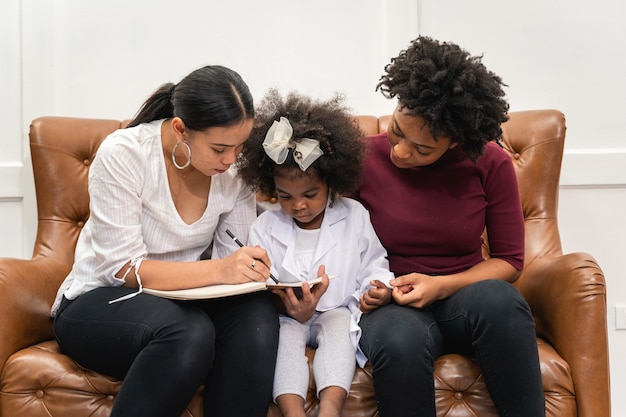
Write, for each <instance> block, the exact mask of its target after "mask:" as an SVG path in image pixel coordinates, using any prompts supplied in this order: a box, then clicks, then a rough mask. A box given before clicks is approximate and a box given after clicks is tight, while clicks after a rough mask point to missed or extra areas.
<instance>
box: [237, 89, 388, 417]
mask: <svg viewBox="0 0 626 417" xmlns="http://www.w3.org/2000/svg"><path fill="white" fill-rule="evenodd" d="M362 136H363V135H362V133H361V131H360V130H359V129H358V127H357V125H356V123H355V121H354V119H353V118H352V117H351V116H350V114H349V113H348V111H347V109H346V108H345V107H344V105H343V103H342V96H339V95H336V96H334V97H333V98H332V99H330V100H327V101H314V100H312V99H311V98H310V97H308V96H305V95H302V94H298V93H295V92H292V93H290V94H288V95H287V96H286V97H285V98H283V97H282V96H281V95H280V94H278V92H277V91H276V90H272V91H270V92H269V94H268V95H267V96H266V97H265V99H264V100H263V101H262V102H261V104H260V105H259V106H258V108H257V109H256V123H255V126H254V128H253V130H252V134H251V135H250V138H249V139H248V141H247V142H246V144H245V145H244V150H243V159H242V160H241V162H240V167H239V174H240V175H241V177H242V178H243V179H244V181H245V182H246V183H248V184H251V185H252V186H254V187H255V188H256V189H257V191H260V192H261V193H263V194H266V195H274V194H275V195H276V197H277V198H278V203H279V205H280V209H279V210H268V211H265V212H264V213H262V214H261V215H260V216H259V218H258V219H257V221H256V222H255V223H254V224H253V225H252V228H251V230H250V237H249V239H248V244H249V245H251V246H254V245H259V246H261V247H262V248H265V249H266V250H267V253H268V255H269V258H270V259H271V260H272V261H273V262H274V263H273V264H272V265H271V271H272V273H273V274H274V276H275V277H277V278H278V280H280V281H281V282H303V283H302V294H301V296H300V297H297V296H296V294H295V292H294V291H293V290H292V289H291V288H286V289H285V290H282V289H274V290H272V291H273V292H274V293H275V294H277V295H278V296H279V297H280V299H281V301H282V303H283V304H284V306H285V310H286V311H285V313H284V314H281V315H280V334H279V343H278V356H277V363H276V371H275V378H274V394H273V396H274V400H275V401H276V403H277V404H278V407H279V408H280V410H281V412H282V414H283V415H284V416H289V417H305V416H306V414H305V409H304V405H305V400H306V396H307V391H308V387H309V365H308V362H307V358H306V355H305V348H306V346H312V347H314V348H316V349H317V351H316V354H315V358H314V360H313V374H314V375H313V376H314V378H315V384H316V388H317V395H318V396H319V399H320V405H319V413H318V416H319V417H333V416H339V415H341V410H342V408H343V403H344V401H345V399H346V397H347V395H348V393H349V392H350V385H351V383H352V379H353V376H354V369H355V359H356V360H359V363H360V364H361V365H362V364H363V363H364V362H365V358H364V356H363V355H362V353H361V352H359V351H358V350H357V349H358V338H359V335H360V328H359V326H358V321H359V319H360V317H361V315H362V312H361V310H360V309H359V298H360V296H361V295H362V294H363V293H364V292H365V291H367V290H368V289H369V288H370V285H371V284H370V283H371V282H372V281H373V282H376V283H377V285H380V286H385V285H388V283H389V280H390V279H392V278H393V274H392V273H391V272H390V271H389V264H388V262H387V259H386V253H385V250H384V249H383V247H382V245H381V244H380V241H379V240H378V237H377V236H376V233H375V232H374V229H373V228H372V225H371V223H370V220H369V214H368V212H367V210H365V208H364V207H363V206H362V205H361V204H359V203H358V202H357V201H354V200H352V199H349V198H344V197H341V196H342V195H343V194H346V193H350V192H353V191H354V190H356V188H357V187H358V186H359V183H360V180H361V170H362V167H363V165H362V163H363V155H364V148H363V142H362ZM327 273H328V274H330V275H336V278H335V279H333V280H330V281H329V278H328V275H327ZM317 277H321V281H322V282H321V283H319V284H317V285H315V286H313V287H312V288H311V287H309V284H308V283H307V282H306V281H310V280H311V279H315V278H317Z"/></svg>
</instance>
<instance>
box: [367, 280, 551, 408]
mask: <svg viewBox="0 0 626 417" xmlns="http://www.w3.org/2000/svg"><path fill="white" fill-rule="evenodd" d="M360 326H361V328H362V330H363V334H362V336H361V341H360V346H361V349H362V350H363V352H364V353H365V355H366V356H367V357H368V358H369V360H370V362H371V363H372V371H373V376H374V389H375V392H376V398H377V400H378V408H379V412H380V415H381V417H411V416H413V417H435V416H436V409H435V386H434V385H435V383H434V379H433V372H434V362H435V360H436V359H437V358H438V357H439V356H440V355H442V354H444V353H451V352H456V353H462V354H465V355H469V356H471V357H475V358H476V360H477V362H478V364H479V366H480V368H481V370H482V373H483V377H484V379H485V384H486V386H487V389H488V391H489V394H490V395H491V398H492V400H493V402H494V404H495V406H496V408H497V410H498V413H499V414H500V416H501V417H541V416H545V403H544V393H543V388H542V384H541V372H540V369H539V356H538V353H537V335H536V330H535V323H534V320H533V317H532V315H531V313H530V309H529V307H528V304H527V303H526V301H525V300H524V298H523V297H522V295H521V294H520V293H519V292H518V291H517V289H515V287H513V285H511V284H510V283H508V282H504V281H498V280H488V281H482V282H478V283H476V284H473V285H470V286H468V287H465V288H463V289H461V290H459V291H458V292H456V293H455V294H453V295H452V296H451V297H449V298H447V299H444V300H441V301H438V302H436V303H434V304H433V305H432V306H430V307H428V308H426V309H416V308H411V307H403V306H399V305H396V304H388V305H386V306H383V307H381V308H378V309H376V310H374V311H373V312H371V313H369V314H365V315H363V317H362V318H361V322H360Z"/></svg>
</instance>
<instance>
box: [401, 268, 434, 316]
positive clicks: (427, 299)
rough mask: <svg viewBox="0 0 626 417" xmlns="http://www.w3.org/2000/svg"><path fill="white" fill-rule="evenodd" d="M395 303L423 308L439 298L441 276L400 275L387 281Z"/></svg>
mask: <svg viewBox="0 0 626 417" xmlns="http://www.w3.org/2000/svg"><path fill="white" fill-rule="evenodd" d="M389 283H390V284H391V286H393V292H392V296H393V299H394V300H395V302H396V303H398V304H400V305H409V306H411V307H415V308H424V307H427V306H429V305H430V304H432V303H433V302H435V301H436V300H438V299H439V298H440V295H441V294H440V293H441V283H442V277H432V276H430V275H425V274H418V273H416V272H414V273H412V274H408V275H402V276H400V277H397V278H396V279H393V280H391V281H390V282H389Z"/></svg>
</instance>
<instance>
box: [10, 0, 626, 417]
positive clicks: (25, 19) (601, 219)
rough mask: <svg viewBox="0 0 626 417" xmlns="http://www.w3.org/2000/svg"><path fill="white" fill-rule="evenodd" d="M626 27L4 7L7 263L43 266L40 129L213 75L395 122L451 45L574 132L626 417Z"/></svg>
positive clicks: (488, 1)
mask: <svg viewBox="0 0 626 417" xmlns="http://www.w3.org/2000/svg"><path fill="white" fill-rule="evenodd" d="M625 17H626V2H623V1H622V0H598V1H595V2H586V1H582V0H552V1H549V2H546V1H542V0H529V1H525V2H513V1H498V0H477V1H473V2H467V1H462V0H421V1H420V0H367V1H363V0H315V1H306V0H266V1H263V2H260V1H254V0H247V1H246V0H233V1H229V2H225V1H224V2H217V1H210V2H209V1H201V0H179V1H177V2H170V1H166V0H151V1H147V0H135V1H126V0H90V1H88V2H85V1H81V0H55V1H53V2H52V1H48V0H3V3H2V13H0V61H1V62H2V63H3V64H2V65H1V66H0V91H2V99H1V100H0V123H1V125H2V126H3V128H4V129H3V130H4V134H3V135H1V136H0V149H1V151H0V219H3V220H2V221H0V234H1V235H2V236H8V237H3V238H2V240H1V241H0V256H15V257H22V258H28V257H30V254H31V251H32V245H33V242H34V235H35V231H36V209H35V199H34V191H33V186H32V174H31V172H30V169H31V168H30V165H29V164H30V162H29V154H28V145H27V133H28V124H29V122H30V120H32V119H33V118H35V117H38V116H43V115H60V116H79V117H102V118H128V117H132V115H133V114H134V112H135V111H136V110H137V108H138V107H139V105H140V104H141V102H143V100H144V99H145V98H146V97H147V96H148V95H149V94H150V93H151V92H152V91H153V90H154V89H155V88H156V87H157V86H158V85H160V84H161V83H163V82H166V81H174V82H176V81H178V80H179V79H180V78H181V77H182V76H184V75H185V74H187V73H188V72H189V71H191V70H192V69H195V68H197V67H200V66H202V65H206V64H211V63H217V64H222V65H226V66H230V67H232V68H233V69H235V70H237V71H238V72H240V73H241V75H242V76H243V77H244V79H245V80H246V81H247V82H248V84H249V85H250V87H251V89H252V92H253V94H254V96H255V98H257V100H258V99H259V98H261V96H262V95H263V93H264V92H265V91H266V90H267V89H268V88H270V87H273V86H276V87H279V88H280V89H281V90H283V91H285V92H286V91H288V90H290V89H298V90H300V91H302V92H306V93H309V94H312V95H314V96H318V97H322V98H323V97H328V96H329V95H330V94H332V92H334V91H341V92H343V93H345V94H346V96H347V98H348V103H349V104H350V106H351V107H352V108H353V109H354V111H355V112H356V113H359V114H384V113H389V112H390V111H391V110H392V108H393V103H391V102H388V101H386V100H385V99H384V98H383V97H382V96H381V95H380V93H376V92H375V91H374V87H375V85H376V82H377V81H378V79H379V77H380V75H381V74H382V70H383V67H384V65H385V64H386V63H387V62H388V60H389V58H390V57H392V56H395V55H396V54H397V53H398V52H399V51H400V49H402V48H404V47H406V46H407V45H408V42H409V41H410V40H411V39H413V38H414V37H415V36H416V35H417V34H418V33H420V34H425V35H429V36H432V37H435V38H439V39H442V40H450V41H453V42H456V43H459V44H460V45H461V46H463V47H464V48H466V49H468V50H469V51H471V52H472V53H474V54H484V62H485V64H486V65H487V66H488V67H489V68H490V69H492V70H493V71H495V72H497V73H498V74H499V75H501V76H502V78H503V79H504V81H505V82H506V83H507V84H508V85H509V88H508V89H507V93H508V97H509V100H510V104H511V110H513V111H514V110H522V109H534V108H557V109H559V110H561V111H563V112H564V113H565V115H566V117H567V123H568V132H567V143H566V154H565V157H564V164H563V175H562V182H561V183H562V186H561V197H560V211H559V222H560V229H561V234H562V240H563V246H564V249H565V250H566V251H568V252H571V251H585V252H589V253H591V254H592V255H594V256H595V257H596V259H597V260H598V262H599V263H600V265H601V266H602V268H603V270H604V272H605V275H606V278H607V286H608V314H609V343H610V354H611V378H612V407H613V416H617V417H626V396H625V395H623V394H624V392H625V389H624V387H625V386H626V358H624V357H622V356H620V355H622V354H626V330H619V331H616V330H615V321H614V320H615V314H614V306H615V305H616V304H625V305H626V280H623V278H624V277H623V275H624V268H623V266H622V264H621V262H620V260H621V257H622V256H623V254H622V252H623V251H624V250H625V249H626V218H625V217H624V216H623V214H622V213H623V212H624V208H626V169H624V168H623V167H624V166H625V165H626V118H624V110H626V109H625V107H626V106H625V101H626V98H625V97H626V82H625V81H624V77H623V74H626V53H625V52H624V51H626V25H624V23H623V21H624V18H625ZM620 394H622V395H620ZM598 417H603V416H598Z"/></svg>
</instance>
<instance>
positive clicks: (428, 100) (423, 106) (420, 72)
mask: <svg viewBox="0 0 626 417" xmlns="http://www.w3.org/2000/svg"><path fill="white" fill-rule="evenodd" d="M385 72H386V74H385V75H383V76H382V77H381V78H380V81H379V83H378V85H377V86H376V90H379V89H380V91H381V93H382V94H383V95H384V96H385V97H387V98H394V97H397V98H398V102H399V105H400V106H401V107H402V108H403V109H407V110H408V114H410V115H412V116H417V117H422V118H424V120H425V121H426V123H427V124H428V126H429V128H430V133H431V134H432V135H433V137H435V138H438V137H441V136H447V137H450V138H451V139H452V143H458V144H459V145H460V146H461V147H462V148H463V151H464V152H465V154H466V155H467V156H468V157H469V158H470V159H472V160H476V158H478V156H480V155H481V154H482V152H483V150H484V147H485V144H486V143H487V142H489V141H492V140H495V141H497V142H499V141H500V139H501V138H502V129H501V126H500V125H501V124H502V123H503V122H505V121H507V120H508V110H509V105H508V103H507V102H506V100H505V99H504V95H505V94H504V91H503V89H502V87H503V86H505V87H506V84H504V83H503V82H502V79H501V78H500V77H499V76H498V75H496V74H494V73H493V72H491V71H489V70H488V69H487V68H486V67H485V66H484V65H483V64H482V56H471V55H470V54H469V53H468V52H467V51H465V50H463V49H461V48H460V47H459V46H458V45H456V44H454V43H450V42H439V41H436V40H433V39H431V38H429V37H425V36H420V37H418V38H417V39H415V40H413V41H412V42H411V44H410V46H409V48H407V49H406V50H404V51H402V52H400V54H399V55H398V56H397V57H396V58H393V59H392V60H391V63H389V64H387V65H386V66H385Z"/></svg>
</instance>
